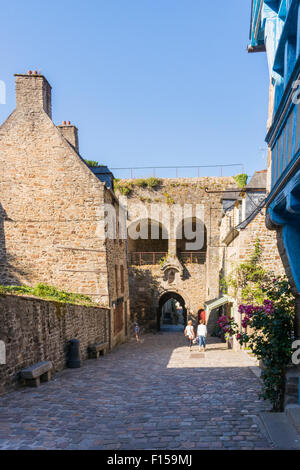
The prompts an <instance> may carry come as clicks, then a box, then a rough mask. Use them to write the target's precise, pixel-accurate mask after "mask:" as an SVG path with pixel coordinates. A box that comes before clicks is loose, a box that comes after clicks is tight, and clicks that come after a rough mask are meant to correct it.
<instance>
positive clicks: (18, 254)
mask: <svg viewBox="0 0 300 470" xmlns="http://www.w3.org/2000/svg"><path fill="white" fill-rule="evenodd" d="M15 80H16V109H15V110H14V111H13V113H12V114H11V115H10V116H9V117H8V118H7V120H6V121H5V122H4V124H3V125H2V126H1V127H0V194H1V199H0V284H5V285H21V284H25V285H30V286H32V285H35V284H37V283H39V282H43V283H47V284H50V285H54V286H55V287H57V288H61V289H64V290H67V291H71V292H76V293H82V294H85V295H87V296H89V297H90V298H92V299H93V300H94V301H96V302H98V303H99V305H101V306H103V307H108V308H110V309H111V312H112V315H111V319H110V322H111V332H112V342H111V343H112V346H113V345H114V344H116V343H118V342H120V341H123V340H124V338H125V336H127V332H128V321H129V290H128V289H129V288H128V271H127V248H126V240H124V239H120V240H119V239H116V238H115V239H109V238H108V237H107V236H106V235H105V204H111V205H113V206H114V207H115V209H116V212H117V213H118V207H119V203H118V200H117V198H116V197H115V194H114V192H113V190H112V188H111V187H110V186H111V185H110V184H108V183H107V174H106V175H105V179H104V180H103V178H102V173H103V172H101V171H100V172H98V173H97V172H95V174H94V173H93V172H92V171H91V169H90V168H89V167H88V166H87V164H86V163H85V161H84V160H83V158H82V157H81V156H80V153H79V146H78V131H77V128H76V127H75V126H73V125H71V124H70V122H67V123H66V122H64V123H63V125H60V126H56V125H55V124H54V123H53V122H52V106H51V86H50V85H49V83H48V81H47V80H46V78H45V77H44V76H42V75H38V74H37V73H35V72H34V73H33V74H32V73H31V72H29V73H28V74H27V75H23V74H17V75H15Z"/></svg>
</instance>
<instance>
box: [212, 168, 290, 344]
mask: <svg viewBox="0 0 300 470" xmlns="http://www.w3.org/2000/svg"><path fill="white" fill-rule="evenodd" d="M266 186H267V170H263V171H257V172H255V174H254V176H253V177H252V178H251V180H250V181H249V183H248V184H247V185H246V187H245V188H243V191H241V189H238V188H232V189H230V190H229V191H227V192H224V193H223V195H222V201H223V214H222V221H221V227H220V257H219V263H220V264H219V272H220V280H221V279H224V280H227V279H228V278H229V277H230V275H231V274H232V273H234V270H235V268H236V267H237V266H239V265H240V264H241V263H244V262H245V261H247V260H248V259H249V257H250V256H251V255H252V254H253V251H254V247H255V243H256V241H259V244H260V248H261V259H260V262H261V265H262V267H263V268H264V269H265V270H266V271H269V272H270V273H271V272H273V273H274V274H275V275H276V276H277V275H278V276H280V275H283V274H285V269H284V266H283V264H282V261H281V258H280V255H279V251H278V247H277V239H276V234H275V233H274V232H272V231H270V230H268V229H267V227H266V225H265V213H266V210H265V199H266V194H267V189H266ZM225 290H227V289H225ZM222 291H224V289H222V283H221V285H220V296H219V298H218V299H216V300H214V301H212V302H207V304H206V308H207V313H208V318H209V323H210V324H211V329H212V328H213V327H214V326H215V323H216V320H217V318H218V317H219V315H220V314H228V315H230V316H231V317H233V318H235V320H236V321H237V323H238V324H239V325H240V326H241V316H240V314H239V313H238V306H239V304H240V302H241V298H240V292H239V291H236V289H232V288H231V289H230V288H229V289H228V290H227V293H226V294H225V295H224V294H223V292H222ZM209 327H210V325H208V329H210V328H209ZM234 347H235V348H236V349H238V348H239V343H238V342H237V341H236V340H234Z"/></svg>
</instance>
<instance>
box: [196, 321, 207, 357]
mask: <svg viewBox="0 0 300 470" xmlns="http://www.w3.org/2000/svg"><path fill="white" fill-rule="evenodd" d="M206 336H207V328H206V325H205V323H204V321H203V320H200V321H199V325H198V328H197V338H198V341H199V351H201V349H203V352H205V348H206Z"/></svg>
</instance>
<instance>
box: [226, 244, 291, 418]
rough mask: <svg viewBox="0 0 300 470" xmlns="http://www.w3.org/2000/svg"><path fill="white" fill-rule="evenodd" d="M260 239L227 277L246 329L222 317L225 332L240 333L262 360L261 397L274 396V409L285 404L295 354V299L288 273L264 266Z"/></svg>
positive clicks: (244, 341) (230, 333) (246, 345)
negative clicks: (276, 273) (277, 273)
mask: <svg viewBox="0 0 300 470" xmlns="http://www.w3.org/2000/svg"><path fill="white" fill-rule="evenodd" d="M261 256H262V248H261V245H260V241H259V239H257V240H256V242H255V244H254V249H253V252H252V254H251V255H250V257H249V259H248V260H246V261H245V262H244V263H241V264H240V265H239V266H238V267H237V268H236V269H235V270H234V271H233V272H232V273H231V275H230V276H229V277H228V278H227V279H226V286H230V287H231V288H233V289H234V290H235V294H236V295H237V296H238V297H239V298H240V299H241V305H240V306H239V313H240V314H241V315H242V324H241V326H242V330H241V331H239V326H238V324H237V323H236V322H235V320H234V319H232V318H227V317H226V316H223V317H221V318H220V319H219V321H218V326H219V328H221V329H222V331H223V332H224V333H225V336H227V337H229V336H233V335H235V336H236V339H237V340H238V341H239V343H240V344H241V346H243V347H247V348H249V349H250V350H251V351H252V353H253V354H254V355H255V356H256V357H257V359H259V360H261V362H262V365H263V369H262V374H261V378H262V381H263V386H262V392H261V395H260V397H261V398H263V399H265V400H267V399H268V400H270V402H271V403H272V406H273V411H282V410H283V405H284V391H285V374H286V369H287V366H288V364H289V363H290V361H291V356H292V340H293V321H294V315H295V299H294V296H293V294H292V291H291V287H290V285H289V282H288V280H287V278H286V277H275V276H274V274H273V273H270V272H268V271H266V270H265V269H263V267H262V264H261V263H262V260H261Z"/></svg>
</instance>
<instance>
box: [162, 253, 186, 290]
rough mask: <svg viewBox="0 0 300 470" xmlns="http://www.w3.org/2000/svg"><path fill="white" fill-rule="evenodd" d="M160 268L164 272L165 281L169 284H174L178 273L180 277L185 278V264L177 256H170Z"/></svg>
mask: <svg viewBox="0 0 300 470" xmlns="http://www.w3.org/2000/svg"><path fill="white" fill-rule="evenodd" d="M160 269H161V271H162V272H163V274H164V279H165V281H167V282H168V283H169V284H172V283H173V282H174V281H175V279H176V274H177V273H178V274H179V276H180V278H181V279H183V266H182V264H181V263H180V261H179V259H178V258H177V256H168V258H167V260H166V261H165V262H164V264H163V265H162V266H161V268H160Z"/></svg>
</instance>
